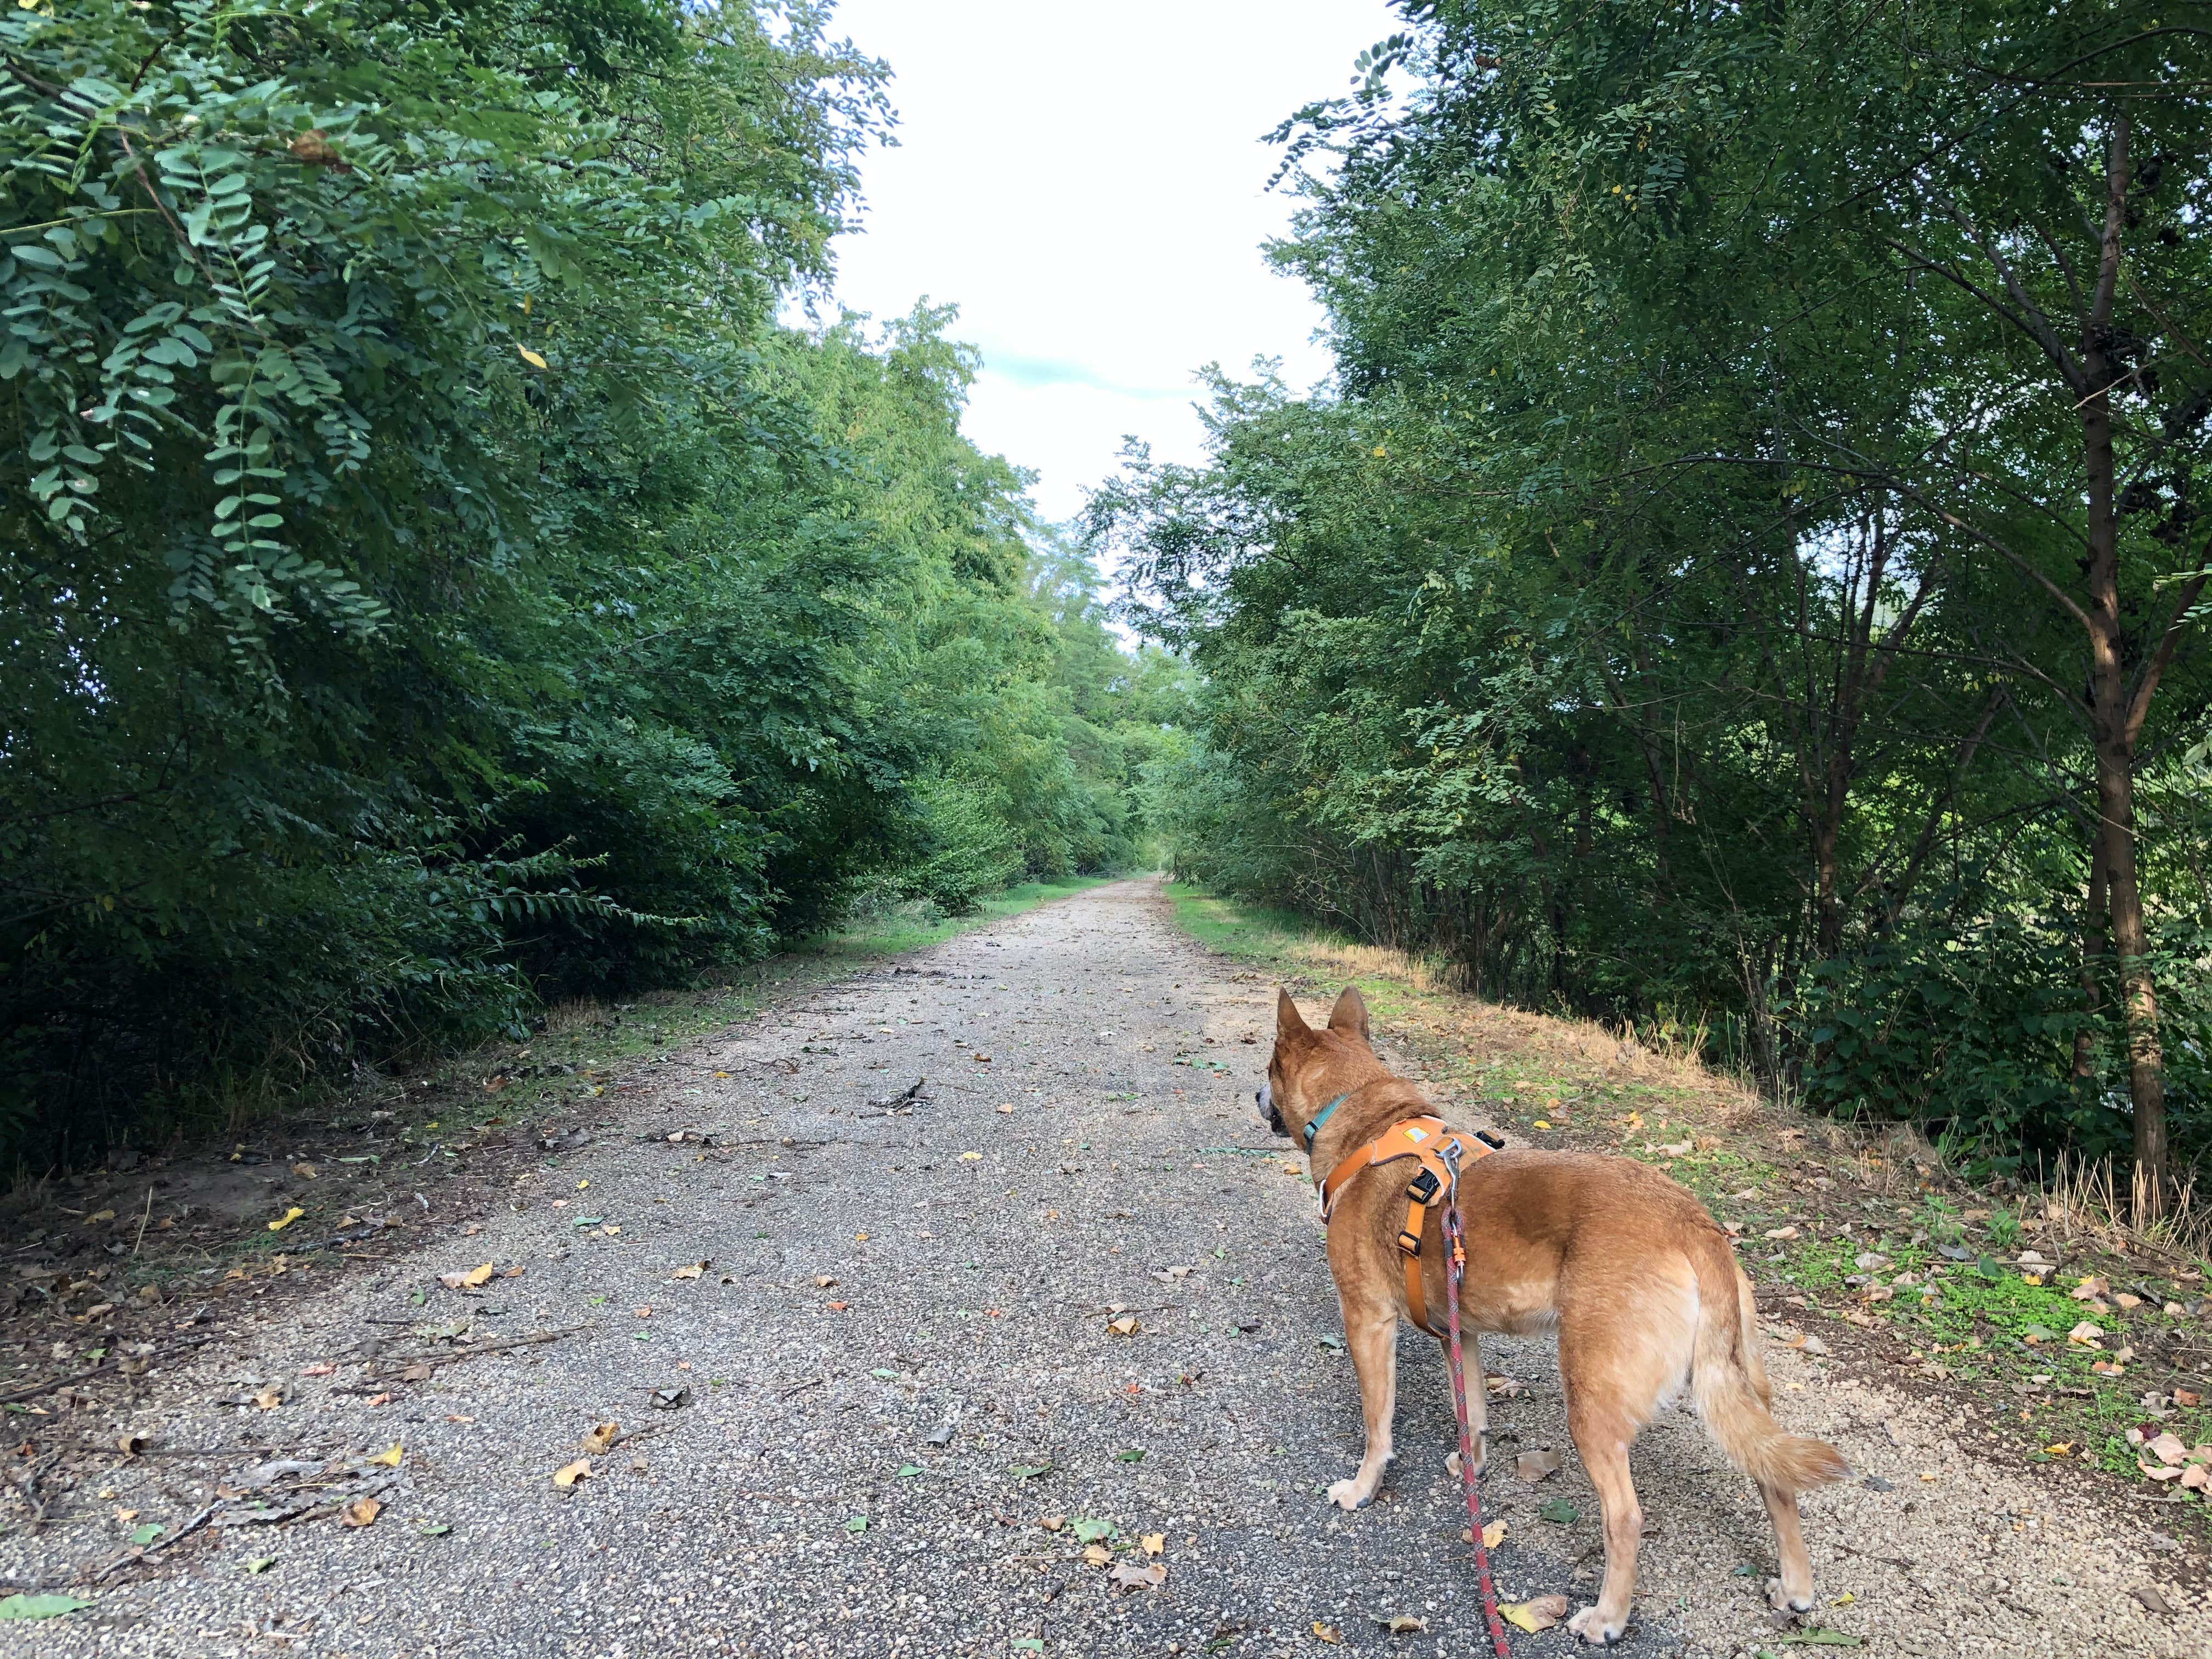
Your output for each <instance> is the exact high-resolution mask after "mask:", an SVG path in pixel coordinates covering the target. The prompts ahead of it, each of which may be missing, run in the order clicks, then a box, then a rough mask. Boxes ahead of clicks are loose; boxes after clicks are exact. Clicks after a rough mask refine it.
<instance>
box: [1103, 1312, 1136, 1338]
mask: <svg viewBox="0 0 2212 1659" xmlns="http://www.w3.org/2000/svg"><path fill="white" fill-rule="evenodd" d="M1137 1329H1138V1326H1137V1316H1136V1315H1134V1314H1123V1315H1122V1316H1121V1317H1120V1318H1119V1319H1116V1320H1114V1321H1112V1322H1110V1323H1109V1324H1108V1325H1107V1327H1106V1334H1108V1335H1109V1336H1134V1335H1135V1334H1137Z"/></svg>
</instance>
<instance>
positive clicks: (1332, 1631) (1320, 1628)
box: [1313, 1619, 1344, 1647]
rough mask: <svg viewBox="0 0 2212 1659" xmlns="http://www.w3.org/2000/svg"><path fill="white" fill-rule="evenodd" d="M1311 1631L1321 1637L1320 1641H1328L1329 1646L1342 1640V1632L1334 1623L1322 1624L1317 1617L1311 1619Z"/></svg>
mask: <svg viewBox="0 0 2212 1659" xmlns="http://www.w3.org/2000/svg"><path fill="white" fill-rule="evenodd" d="M1313 1633H1314V1634H1315V1635H1316V1636H1318V1637H1319V1638H1321V1639H1322V1641H1324V1642H1326V1643H1328V1644H1329V1646H1331V1647H1334V1646H1336V1644H1338V1643H1340V1642H1341V1641H1343V1640H1344V1632H1342V1631H1340V1630H1339V1629H1338V1628H1337V1627H1336V1626H1334V1625H1324V1624H1322V1621H1321V1620H1318V1619H1316V1620H1314V1621H1313Z"/></svg>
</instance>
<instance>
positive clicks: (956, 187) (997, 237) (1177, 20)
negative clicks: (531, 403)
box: [832, 0, 1397, 519]
mask: <svg viewBox="0 0 2212 1659" xmlns="http://www.w3.org/2000/svg"><path fill="white" fill-rule="evenodd" d="M1396 24H1397V20H1396V19H1395V17H1394V15H1392V13H1391V12H1390V10H1389V8H1388V7H1387V6H1386V5H1385V4H1383V0H1117V3H1114V4H1110V5H1109V4H1102V3H1096V0H1093V3H1089V4H1074V3H1068V0H842V3H840V4H839V6H838V9H837V13H836V20H835V21H834V23H833V26H832V27H833V32H835V33H842V34H848V35H850V36H851V37H852V39H853V40H854V42H855V43H856V44H857V45H859V46H860V47H862V48H863V49H864V50H866V51H867V52H870V53H872V54H873V55H874V56H876V57H878V58H885V59H887V60H889V62H890V65H891V68H892V70H893V71H894V72H895V74H896V80H895V81H894V82H892V85H891V100H892V101H893V103H894V104H895V105H896V106H897V109H898V112H899V117H900V128H899V139H900V143H899V147H898V148H896V149H887V150H881V151H878V152H876V153H875V154H874V155H871V156H870V157H869V158H868V161H867V162H866V175H865V182H864V188H865V190H866V197H867V203H868V206H867V213H866V228H864V229H863V230H861V231H860V232H859V233H858V234H854V235H849V236H847V237H845V238H843V239H842V240H841V242H840V244H839V248H838V256H837V257H838V273H839V274H838V279H837V294H838V298H839V299H840V300H841V301H842V302H843V303H844V304H845V305H848V306H850V307H854V309H857V310H860V311H866V312H871V313H874V314H875V315H876V316H878V317H879V318H882V317H890V316H896V315H900V314H902V313H905V312H906V311H907V310H908V309H909V308H910V307H912V306H913V304H914V302H915V300H916V299H918V298H920V297H921V296H922V295H928V296H929V297H930V298H931V299H932V300H933V301H937V302H939V303H942V302H944V301H953V302H955V303H957V305H958V306H959V307H960V313H961V315H960V322H959V325H958V327H957V330H956V333H957V336H958V337H960V338H963V339H966V340H969V341H972V342H974V343H975V344H976V345H977V346H979V347H981V349H982V352H983V356H984V360H985V365H986V367H985V368H984V372H983V375H982V378H981V380H980V381H979V383H978V384H977V385H976V386H975V392H974V398H973V402H972V403H971V404H970V407H969V416H968V422H967V429H968V431H969V435H971V436H972V437H973V438H974V439H975V441H977V442H978V443H980V444H981V445H982V446H983V447H985V448H986V449H990V450H995V451H997V452H999V453H1003V454H1005V455H1006V456H1007V457H1008V458H1009V459H1012V460H1014V461H1016V462H1018V463H1019V464H1020V465H1024V466H1028V467H1032V468H1034V469H1036V471H1038V472H1039V473H1040V474H1041V475H1042V476H1041V478H1040V481H1039V483H1038V484H1037V488H1036V498H1037V502H1038V505H1039V507H1041V508H1042V510H1043V512H1044V513H1045V515H1046V516H1047V517H1048V518H1052V519H1066V518H1068V517H1071V516H1073V513H1075V511H1076V510H1077V508H1078V507H1079V506H1080V505H1081V503H1082V498H1083V489H1084V487H1085V485H1089V484H1094V483H1097V482H1098V480H1099V479H1101V478H1102V477H1105V476H1106V475H1107V474H1108V473H1109V472H1111V471H1113V470H1114V467H1115V456H1116V454H1117V453H1118V452H1119V451H1120V449H1121V437H1122V435H1123V434H1124V433H1134V434H1136V435H1139V437H1142V438H1145V439H1146V440H1148V441H1151V443H1152V446H1153V448H1154V452H1155V453H1157V454H1158V455H1160V456H1162V457H1164V458H1173V459H1195V458H1196V457H1197V456H1198V455H1199V454H1200V430H1199V425H1198V422H1197V419H1196V417H1195V416H1194V414H1193V413H1192V410H1191V407H1190V405H1191V404H1192V401H1193V399H1194V396H1195V395H1196V393H1195V390H1194V383H1193V380H1192V372H1193V371H1194V369H1196V368H1198V367H1199V366H1200V364H1203V363H1206V362H1221V363H1222V364H1223V365H1225V367H1228V368H1231V369H1232V370H1233V371H1237V372H1242V371H1243V369H1244V368H1245V367H1246V365H1247V364H1249V362H1250V360H1251V359H1252V357H1253V356H1255V355H1257V354H1265V355H1267V356H1280V357H1282V358H1283V359H1284V360H1285V373H1286V374H1288V375H1289V377H1290V378H1291V381H1292V383H1293V384H1295V385H1298V386H1305V385H1308V384H1310V383H1311V382H1312V381H1314V380H1318V379H1320V378H1321V377H1322V375H1323V374H1326V373H1327V371H1328V361H1327V358H1326V356H1325V354H1323V353H1322V351H1320V350H1319V349H1317V348H1316V347H1315V346H1314V345H1313V344H1312V343H1311V336H1312V334H1313V331H1314V330H1315V328H1316V326H1317V325H1318V324H1319V320H1320V319H1319V313H1317V311H1316V308H1315V307H1314V306H1313V304H1312V302H1311V301H1310V300H1309V299H1308V298H1307V296H1306V294H1305V291H1304V289H1303V288H1302V287H1301V286H1300V285H1299V284H1298V283H1296V282H1295V281H1292V280H1291V279H1289V278H1286V277H1283V276H1277V275H1276V274H1275V273H1274V272H1273V270H1271V269H1270V268H1269V267H1268V265H1267V263H1266V262H1265V261H1264V260H1263V259H1262V258H1261V254H1260V252H1259V249H1260V245H1261V243H1262V242H1263V241H1264V240H1266V239H1267V237H1268V236H1270V235H1271V234H1275V233H1277V232H1279V230H1281V229H1282V228H1284V226H1285V223H1286V221H1287V217H1288V215H1289V211H1290V206H1291V204H1290V203H1289V201H1288V199H1287V198H1285V197H1282V196H1280V195H1274V194H1270V193H1269V192H1268V191H1267V189H1266V185H1267V176H1268V174H1269V173H1271V172H1272V171H1273V167H1274V163H1275V159H1276V156H1277V155H1278V154H1279V152H1278V151H1277V150H1276V149H1274V148H1273V147H1272V146H1269V145H1267V144H1265V143H1261V135H1262V134H1263V133H1265V132H1266V131H1268V130H1269V129H1270V128H1272V127H1273V126H1274V125H1276V124H1277V123H1278V122H1279V121H1280V120H1281V119H1282V118H1284V117H1285V116H1286V115H1288V114H1289V113H1290V112H1291V111H1292V110H1294V109H1296V108H1297V107H1298V106H1300V105H1301V104H1303V103H1305V102H1306V101H1308V100H1310V99H1313V98H1316V97H1322V96H1329V95H1334V94H1337V93H1339V92H1341V91H1343V90H1344V89H1345V88H1346V85H1347V82H1349V80H1350V78H1351V74H1352V59H1353V58H1355V57H1357V56H1358V53H1359V52H1360V51H1361V50H1362V49H1363V48H1364V47H1366V46H1370V45H1372V44H1373V43H1374V42H1376V40H1381V39H1383V37H1384V36H1386V35H1388V34H1389V33H1392V32H1393V29H1394V27H1395V26H1396Z"/></svg>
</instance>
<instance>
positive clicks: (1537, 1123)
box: [1534, 1117, 1552, 1129]
mask: <svg viewBox="0 0 2212 1659" xmlns="http://www.w3.org/2000/svg"><path fill="white" fill-rule="evenodd" d="M1534 1127H1536V1128H1539V1129H1548V1128H1550V1127H1552V1126H1551V1125H1550V1124H1548V1123H1547V1122H1545V1121H1544V1120H1543V1119H1542V1118H1541V1117H1540V1118H1538V1119H1537V1120H1536V1121H1535V1124H1534Z"/></svg>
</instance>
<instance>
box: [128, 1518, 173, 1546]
mask: <svg viewBox="0 0 2212 1659" xmlns="http://www.w3.org/2000/svg"><path fill="white" fill-rule="evenodd" d="M167 1531H168V1528H167V1527H165V1526H163V1525H161V1522H158V1521H149V1522H147V1523H146V1524H145V1525H144V1526H143V1527H133V1528H131V1542H132V1543H134V1544H136V1545H137V1546H138V1547H140V1548H142V1549H143V1548H144V1547H146V1546H147V1545H149V1544H150V1543H152V1542H153V1541H155V1539H156V1538H159V1537H160V1536H161V1534H163V1533H165V1532H167Z"/></svg>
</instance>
